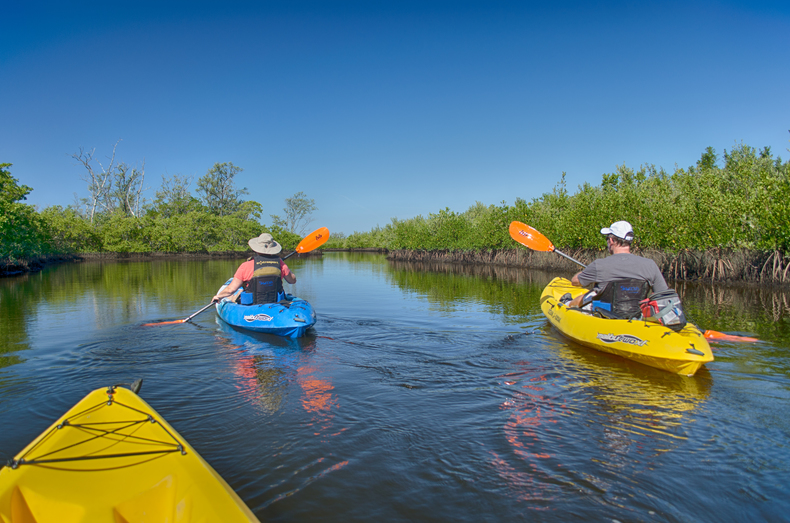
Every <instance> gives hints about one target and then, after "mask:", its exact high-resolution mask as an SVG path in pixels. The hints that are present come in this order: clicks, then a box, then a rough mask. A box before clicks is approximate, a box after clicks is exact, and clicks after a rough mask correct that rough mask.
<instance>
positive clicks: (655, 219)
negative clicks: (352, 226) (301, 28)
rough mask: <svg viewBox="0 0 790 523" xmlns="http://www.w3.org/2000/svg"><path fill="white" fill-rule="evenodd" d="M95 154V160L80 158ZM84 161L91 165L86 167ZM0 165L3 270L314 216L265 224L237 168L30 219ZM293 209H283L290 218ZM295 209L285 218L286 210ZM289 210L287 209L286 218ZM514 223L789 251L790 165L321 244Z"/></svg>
mask: <svg viewBox="0 0 790 523" xmlns="http://www.w3.org/2000/svg"><path fill="white" fill-rule="evenodd" d="M87 158H88V159H91V157H90V156H88V157H87ZM89 165H90V164H89ZM9 167H10V164H0V247H2V251H0V261H4V262H6V263H8V262H9V261H11V262H13V260H15V259H24V258H30V257H34V256H39V255H43V254H50V253H79V252H96V251H109V252H152V251H153V252H173V253H175V252H213V251H234V250H235V251H246V250H247V248H248V246H247V240H249V239H250V238H252V237H254V236H258V235H259V234H261V233H262V232H264V231H268V232H271V233H272V235H273V236H274V237H275V239H276V240H277V241H278V242H280V244H281V245H282V246H283V248H285V249H288V250H290V249H293V248H295V247H296V246H297V245H298V244H299V242H300V241H301V240H302V235H303V234H304V232H303V231H300V232H299V233H296V232H294V229H297V228H299V227H300V226H301V228H302V229H303V228H305V226H306V225H307V224H308V223H309V215H310V213H312V211H313V210H315V203H314V201H313V200H309V199H307V197H306V196H305V194H304V193H301V192H299V193H296V194H295V195H294V197H293V198H289V199H287V200H286V209H285V210H286V218H282V219H279V217H278V219H277V220H275V224H274V225H273V226H272V227H270V228H266V227H264V226H263V225H261V224H260V222H259V221H258V220H260V217H261V215H262V213H263V208H262V206H261V205H260V204H259V203H257V202H254V201H243V200H241V199H240V198H239V197H240V195H242V194H246V193H247V191H246V189H241V190H237V189H236V188H235V186H234V184H233V177H234V176H235V175H236V174H237V173H238V172H240V171H241V169H240V168H238V167H235V166H234V165H233V164H232V163H224V164H219V163H218V164H215V165H214V167H213V168H212V169H210V170H209V172H208V173H207V174H206V175H205V176H203V177H202V178H201V179H200V180H199V182H198V192H200V193H202V198H203V201H202V202H201V201H200V200H198V199H197V198H195V197H193V196H192V195H191V194H190V193H189V190H188V186H189V182H190V180H189V179H188V178H183V177H179V176H173V177H172V178H169V179H168V178H164V179H163V184H162V188H161V189H160V190H159V191H157V193H156V200H155V201H154V202H153V204H152V205H151V206H149V207H148V208H147V209H146V211H147V212H145V213H142V214H141V215H139V216H134V215H130V213H129V212H128V211H129V210H128V209H126V208H124V207H123V206H115V207H114V209H115V210H114V211H113V212H110V211H107V210H105V211H103V212H99V213H96V214H95V220H94V222H93V223H91V221H90V220H89V217H90V215H89V214H85V215H81V214H80V213H79V211H78V210H77V209H74V208H71V207H69V208H66V209H63V208H61V207H49V208H47V209H45V210H44V211H42V212H41V213H36V211H35V209H33V207H31V206H30V205H26V204H23V203H20V202H21V201H23V200H24V199H25V197H26V195H27V194H28V193H29V192H30V191H31V188H30V187H27V186H24V185H19V184H18V182H17V180H16V179H14V178H13V177H12V176H11V174H10V171H9V170H8V168H9ZM289 209H290V211H289ZM291 211H292V212H291ZM289 212H291V214H289ZM513 220H518V221H521V222H524V223H528V224H530V225H532V226H533V227H535V228H536V229H538V230H539V231H541V232H542V233H543V234H545V235H546V236H547V237H548V238H550V239H551V240H552V242H553V243H554V244H555V245H556V246H557V247H559V248H561V249H563V248H564V249H568V248H570V249H601V250H602V249H603V248H604V242H603V241H602V239H601V235H600V234H599V231H600V229H601V228H602V227H606V226H608V225H609V224H610V223H612V222H614V221H616V220H628V221H629V222H631V223H632V224H633V226H634V230H635V232H636V240H637V243H638V245H639V246H641V247H642V248H655V249H659V250H664V251H667V252H679V251H681V250H684V249H692V250H707V249H721V248H728V249H738V248H746V249H760V250H776V251H780V252H783V253H788V252H790V227H788V225H787V224H788V223H790V162H782V160H781V158H774V157H773V155H772V154H771V151H770V149H768V148H764V149H762V150H760V151H757V150H756V149H754V148H752V147H749V146H746V145H739V146H736V147H735V148H733V149H732V150H731V151H729V152H728V151H724V153H723V155H722V156H721V157H719V155H717V153H716V152H715V151H714V150H713V148H711V147H708V148H707V149H706V150H705V152H704V153H703V154H702V155H701V157H700V159H699V161H698V162H697V163H696V165H693V166H690V167H689V168H688V169H675V171H674V172H673V173H672V174H668V173H667V172H665V171H664V170H663V169H656V167H655V166H653V165H647V166H641V167H640V168H639V169H638V170H634V169H632V168H629V167H627V166H625V165H620V166H617V167H616V169H615V171H614V172H612V173H604V174H603V175H602V176H601V182H600V184H598V185H592V184H590V183H585V184H583V185H581V186H579V187H578V188H577V190H576V192H575V193H571V192H569V191H568V188H567V184H566V175H565V173H562V175H561V177H560V180H559V182H558V183H557V185H556V186H555V187H554V189H553V190H552V191H551V192H548V193H546V194H543V195H542V196H540V197H539V198H535V199H533V200H531V201H529V202H528V201H526V200H524V199H522V198H516V199H515V202H514V204H513V205H507V204H506V203H505V202H501V204H500V205H485V204H483V203H481V202H475V204H474V205H472V206H471V207H469V209H467V210H466V211H464V212H461V213H458V212H455V211H452V210H450V209H449V208H445V209H443V210H440V211H439V212H437V213H432V214H429V215H428V217H427V218H426V217H423V216H415V217H414V218H410V219H405V220H399V219H397V218H393V219H392V221H391V223H389V224H387V225H385V226H384V227H379V226H376V227H375V228H373V229H372V230H370V231H368V232H354V233H353V234H351V235H349V236H347V237H346V236H343V235H342V234H337V233H335V234H333V235H331V236H330V240H329V242H327V244H326V245H325V247H334V248H354V249H362V248H386V249H412V250H453V251H463V250H492V249H512V248H517V245H516V244H515V243H514V242H513V240H512V239H511V238H510V236H509V234H508V225H509V224H510V222H511V221H513Z"/></svg>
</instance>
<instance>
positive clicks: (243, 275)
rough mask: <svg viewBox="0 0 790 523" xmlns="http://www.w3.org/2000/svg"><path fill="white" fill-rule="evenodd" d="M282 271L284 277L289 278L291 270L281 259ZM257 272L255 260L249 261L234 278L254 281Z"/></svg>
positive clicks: (242, 265)
mask: <svg viewBox="0 0 790 523" xmlns="http://www.w3.org/2000/svg"><path fill="white" fill-rule="evenodd" d="M280 270H281V271H282V273H283V276H288V275H289V274H291V271H290V269H288V266H287V265H286V264H285V262H284V261H282V259H280ZM253 272H255V260H247V261H246V262H244V263H242V264H241V265H239V268H238V269H236V274H234V275H233V277H234V278H238V279H240V280H241V281H250V280H251V279H252V273H253Z"/></svg>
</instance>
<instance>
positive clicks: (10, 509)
mask: <svg viewBox="0 0 790 523" xmlns="http://www.w3.org/2000/svg"><path fill="white" fill-rule="evenodd" d="M48 521H57V522H59V523H78V522H103V521H106V522H113V523H133V522H140V523H142V522H195V521H223V522H236V521H258V519H257V518H256V517H255V515H254V514H253V513H252V511H250V509H249V508H248V507H247V506H246V505H245V504H244V502H243V501H242V500H241V498H239V496H238V495H237V494H236V493H235V492H234V491H233V489H232V488H230V486H229V485H228V484H227V483H226V482H225V480H223V479H222V477H220V475H219V474H217V473H216V472H215V471H214V469H213V468H211V466H210V465H209V464H208V463H206V462H205V461H204V460H203V458H201V457H200V455H199V454H198V453H197V452H195V449H193V448H192V447H191V446H190V445H189V444H188V443H187V442H186V441H185V440H184V438H182V437H181V436H180V435H179V434H178V432H176V431H175V429H173V428H172V427H171V426H170V425H169V424H168V423H167V422H166V421H165V420H164V419H162V417H161V416H160V415H159V414H157V412H156V411H155V410H154V409H152V408H151V407H150V406H149V405H148V404H147V403H146V402H145V401H143V400H142V399H141V398H140V397H139V396H138V395H137V394H136V393H134V392H132V391H131V390H129V389H125V388H122V387H118V386H115V387H109V388H106V389H105V388H102V389H97V390H95V391H93V392H91V393H90V394H88V395H87V396H86V397H85V398H84V399H82V400H81V401H80V402H79V403H77V404H76V405H75V406H74V407H72V408H71V410H69V411H68V412H66V414H65V415H64V416H63V417H62V418H60V419H59V420H58V421H56V422H55V423H54V424H53V425H52V426H51V427H50V428H48V429H47V430H46V431H44V433H43V434H41V435H40V436H38V437H37V438H36V439H35V440H33V442H32V443H30V444H29V445H28V446H27V447H25V449H24V450H22V452H20V453H19V454H17V455H16V456H15V457H14V459H13V460H12V461H11V462H9V464H8V465H7V466H5V467H3V468H2V469H0V522H2V523H21V522H24V523H34V522H48Z"/></svg>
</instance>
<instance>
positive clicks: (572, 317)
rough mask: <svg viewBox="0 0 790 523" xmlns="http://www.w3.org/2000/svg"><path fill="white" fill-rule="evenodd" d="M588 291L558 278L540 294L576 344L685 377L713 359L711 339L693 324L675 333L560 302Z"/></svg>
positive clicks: (557, 323)
mask: <svg viewBox="0 0 790 523" xmlns="http://www.w3.org/2000/svg"><path fill="white" fill-rule="evenodd" d="M585 292H587V290H586V289H584V288H581V287H574V286H573V285H572V284H571V282H570V281H568V280H566V279H565V278H555V279H553V280H552V281H551V282H550V283H549V284H548V285H547V286H546V288H545V289H544V290H543V294H542V295H541V297H540V308H541V309H542V310H543V314H545V315H546V317H547V318H548V319H549V321H550V322H551V324H552V325H554V327H556V328H557V330H559V331H560V332H561V333H562V334H563V335H564V336H566V337H568V338H570V339H571V340H573V341H575V342H576V343H578V344H580V345H584V346H586V347H591V348H593V349H597V350H600V351H603V352H608V353H610V354H616V355H618V356H622V357H624V358H628V359H630V360H634V361H638V362H640V363H644V364H645V365H649V366H651V367H655V368H657V369H662V370H666V371H669V372H673V373H675V374H681V375H684V376H693V375H694V373H696V372H697V370H699V368H700V367H702V366H703V365H704V364H705V363H708V362H710V361H713V352H711V350H710V345H708V341H707V340H706V339H705V337H704V336H703V334H702V332H700V331H699V329H697V328H696V327H694V326H693V325H691V324H688V325H686V326H685V327H684V328H683V330H681V331H680V332H675V331H673V330H672V329H669V328H667V327H664V326H663V325H659V324H657V323H652V322H647V321H639V320H609V319H604V318H599V317H596V316H593V315H591V314H589V313H586V312H583V311H581V310H579V309H569V308H568V307H566V306H565V305H564V304H563V303H560V301H559V299H560V297H561V296H563V295H564V294H565V293H570V294H571V295H572V296H573V297H576V296H579V295H581V294H584V293H585Z"/></svg>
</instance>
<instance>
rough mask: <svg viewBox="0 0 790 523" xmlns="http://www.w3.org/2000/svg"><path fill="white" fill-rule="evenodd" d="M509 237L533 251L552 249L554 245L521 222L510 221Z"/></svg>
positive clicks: (550, 250)
mask: <svg viewBox="0 0 790 523" xmlns="http://www.w3.org/2000/svg"><path fill="white" fill-rule="evenodd" d="M510 237H511V238H513V239H514V240H516V241H517V242H518V243H520V244H521V245H523V246H525V247H529V248H530V249H532V250H533V251H543V252H552V251H554V245H553V244H552V243H551V241H550V240H549V239H548V238H546V237H545V236H543V235H542V234H541V233H540V232H538V231H537V230H535V229H533V228H532V227H530V226H529V225H527V224H524V223H521V222H511V223H510Z"/></svg>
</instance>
